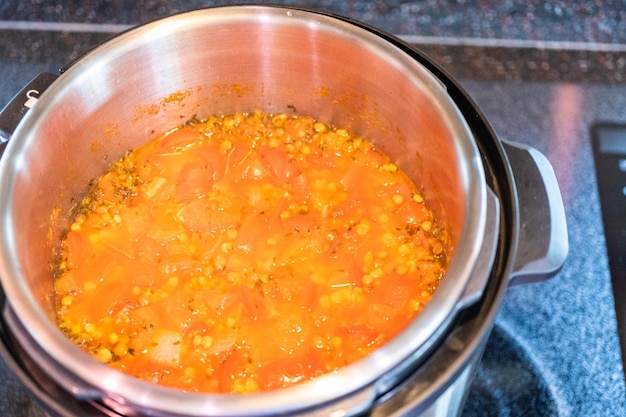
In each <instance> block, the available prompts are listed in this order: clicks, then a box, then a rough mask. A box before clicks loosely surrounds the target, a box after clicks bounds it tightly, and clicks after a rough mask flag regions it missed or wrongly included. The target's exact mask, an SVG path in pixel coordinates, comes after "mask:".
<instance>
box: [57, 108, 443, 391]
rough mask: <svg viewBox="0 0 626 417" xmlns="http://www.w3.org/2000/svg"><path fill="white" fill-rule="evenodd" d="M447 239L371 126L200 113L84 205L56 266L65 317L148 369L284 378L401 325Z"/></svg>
mask: <svg viewBox="0 0 626 417" xmlns="http://www.w3.org/2000/svg"><path fill="white" fill-rule="evenodd" d="M447 246H448V238H447V234H446V232H445V229H444V228H442V227H440V225H438V223H437V222H436V221H435V219H434V218H433V212H432V211H431V210H430V209H429V208H428V207H427V206H426V205H425V203H424V198H423V196H422V194H421V193H420V192H419V191H418V190H417V189H416V188H415V187H414V185H413V184H412V183H411V182H410V181H409V179H408V178H407V177H406V176H405V175H404V174H403V173H402V172H401V170H400V169H399V168H398V167H397V166H396V165H395V164H393V163H392V162H390V160H389V159H388V158H387V157H386V156H385V155H383V154H382V153H381V152H379V151H377V150H376V149H375V148H374V147H373V146H372V144H371V143H370V142H368V141H366V140H364V139H362V138H360V137H357V136H354V135H351V134H350V133H348V132H346V131H345V130H342V129H338V128H335V127H333V126H330V125H327V124H325V123H322V122H319V121H315V120H313V119H311V118H308V117H302V116H287V115H284V114H278V115H274V114H268V113H263V112H259V111H256V112H253V113H244V114H235V115H230V116H216V117H210V118H208V119H206V120H202V121H195V120H194V121H191V122H189V123H187V124H185V125H183V126H181V127H179V128H176V129H174V130H172V131H170V132H167V133H165V134H162V135H160V136H158V137H157V138H155V139H154V140H152V141H150V142H149V143H147V144H145V145H143V146H141V147H139V148H136V149H134V150H132V151H129V152H128V153H127V155H126V156H125V157H124V158H122V159H121V160H120V161H118V162H117V163H115V164H114V165H113V167H112V168H111V169H110V171H108V172H107V173H105V174H104V175H103V176H102V177H100V178H99V179H98V180H97V182H96V184H95V186H94V187H93V188H92V189H91V191H90V192H89V193H88V194H87V195H86V196H85V197H84V199H83V200H82V202H81V203H80V205H79V207H78V208H77V210H76V213H75V215H74V217H73V219H72V223H71V226H70V227H69V229H68V232H67V235H66V236H65V237H64V239H63V242H62V245H61V253H60V256H59V260H58V263H57V265H56V280H55V290H56V296H57V307H58V311H57V312H58V324H59V326H60V328H61V329H62V330H63V331H64V332H65V333H66V334H67V335H68V336H69V337H70V338H71V339H72V340H73V341H75V342H76V343H77V344H78V345H79V346H81V347H82V348H83V349H84V350H85V351H87V352H89V353H90V354H92V355H93V356H94V357H96V358H97V359H99V360H100V361H102V362H104V363H107V364H108V365H109V366H111V367H113V368H115V369H118V370H120V371H122V372H125V373H127V374H130V375H133V376H136V377H138V378H141V379H143V380H146V381H150V382H154V383H157V384H161V385H164V386H168V387H173V388H178V389H182V390H185V391H191V392H215V393H248V392H257V391H266V390H273V389H277V388H280V387H285V386H289V385H292V384H296V383H299V382H303V381H307V380H310V379H312V378H315V377H318V376H320V375H323V374H326V373H329V372H333V371H336V370H338V369H340V368H341V367H343V366H345V365H347V364H350V363H352V362H355V361H357V360H359V359H360V358H363V357H364V356H365V355H367V354H369V353H370V352H372V351H373V350H375V349H377V348H378V347H380V346H382V345H383V344H385V343H386V342H387V341H389V340H390V339H391V338H393V337H394V336H395V335H396V334H398V333H399V332H400V331H401V330H402V329H403V328H404V327H405V326H406V325H407V324H408V323H409V322H410V321H411V320H412V319H413V318H414V317H415V316H416V315H417V314H418V313H419V312H420V310H421V309H422V308H423V307H424V305H425V304H426V303H427V302H428V301H429V300H430V298H431V296H432V294H433V292H434V291H435V289H436V288H437V285H438V283H439V281H440V279H441V277H442V275H443V273H444V270H445V267H446V264H447V260H446V250H445V248H447Z"/></svg>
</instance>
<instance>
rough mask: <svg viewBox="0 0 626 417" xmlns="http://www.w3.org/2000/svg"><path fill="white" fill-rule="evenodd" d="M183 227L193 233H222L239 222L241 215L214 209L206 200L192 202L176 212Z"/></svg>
mask: <svg viewBox="0 0 626 417" xmlns="http://www.w3.org/2000/svg"><path fill="white" fill-rule="evenodd" d="M178 217H179V218H180V219H181V221H182V223H183V224H184V225H185V227H187V228H189V230H192V231H194V232H212V233H217V232H224V231H226V230H228V229H230V228H232V227H233V226H235V225H236V224H238V223H239V221H240V220H241V214H239V213H237V212H233V211H232V210H224V209H222V208H221V207H216V206H215V204H214V203H212V202H210V201H208V200H207V199H201V200H192V201H189V202H187V203H186V204H184V205H183V206H182V208H181V210H180V211H179V212H178Z"/></svg>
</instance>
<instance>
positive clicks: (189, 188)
mask: <svg viewBox="0 0 626 417" xmlns="http://www.w3.org/2000/svg"><path fill="white" fill-rule="evenodd" d="M214 172H215V169H214V168H213V166H211V164H210V163H209V162H206V161H192V162H188V163H187V164H186V165H185V166H183V168H182V169H181V171H180V173H179V174H178V183H177V184H176V199H177V200H178V201H188V200H192V199H195V198H199V197H202V196H204V195H206V194H208V193H209V192H211V190H212V189H213V184H214V179H213V173H214Z"/></svg>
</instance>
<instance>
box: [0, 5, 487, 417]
mask: <svg viewBox="0 0 626 417" xmlns="http://www.w3.org/2000/svg"><path fill="white" fill-rule="evenodd" d="M259 19H260V20H263V21H264V22H265V23H267V24H270V23H281V24H298V23H300V24H302V23H304V24H307V23H308V24H311V23H315V25H316V30H328V31H336V32H338V33H340V34H341V35H342V36H349V37H352V38H354V39H356V40H357V41H359V42H367V44H368V45H369V47H370V48H373V49H375V50H376V51H377V53H378V54H380V55H381V56H393V59H396V60H398V61H399V62H401V63H402V65H404V66H406V69H407V70H408V71H411V72H412V73H414V74H415V75H416V76H418V77H420V79H421V80H422V81H423V82H425V83H426V84H427V86H428V88H429V89H431V90H432V92H433V94H434V95H435V96H436V97H437V98H439V101H438V105H439V106H440V107H441V108H442V109H443V111H444V114H446V117H448V118H449V119H450V120H448V122H449V125H450V127H451V128H452V129H454V136H455V137H456V138H458V140H457V141H456V152H457V153H458V154H459V160H460V161H464V162H465V164H464V165H463V166H461V167H459V169H460V171H461V177H462V178H461V180H462V181H463V187H464V190H465V193H466V195H468V196H471V198H466V199H465V208H464V212H465V213H472V215H471V216H468V215H465V218H464V222H463V229H462V233H461V237H460V239H459V241H464V238H465V237H468V236H469V237H470V239H468V240H469V241H472V242H476V241H480V240H479V239H482V235H483V232H484V228H485V227H486V226H485V225H486V208H485V200H486V184H485V180H484V171H483V166H482V161H481V159H480V156H479V152H478V149H477V147H476V145H475V143H474V138H473V135H472V133H471V130H470V128H469V126H468V125H467V123H466V121H465V119H464V118H463V116H462V115H461V112H460V111H459V110H458V109H457V107H456V105H455V103H454V102H453V101H452V99H450V98H449V97H448V96H447V95H446V91H445V87H444V86H443V85H442V83H441V82H440V81H439V80H438V79H437V78H436V77H435V76H434V75H433V74H432V73H431V72H429V71H428V70H427V69H425V68H424V67H423V66H422V64H420V63H419V62H417V61H416V60H415V59H414V58H412V57H410V56H408V55H407V54H406V53H405V52H404V51H402V50H400V49H399V48H398V47H397V46H396V45H393V44H392V43H390V42H388V41H387V40H385V39H383V38H382V37H380V36H378V35H377V34H375V33H372V32H369V31H367V30H365V29H363V28H361V27H358V26H355V25H353V24H351V23H349V22H347V21H346V20H342V19H341V18H338V17H335V16H332V15H329V14H323V13H322V12H319V11H310V10H303V9H298V8H291V7H283V6H278V7H276V6H243V5H239V6H226V7H217V8H215V7H213V8H207V9H200V10H195V11H191V12H185V13H181V14H178V15H174V16H170V17H167V18H164V19H160V20H157V21H154V22H151V23H148V24H145V25H142V26H139V27H137V28H134V29H131V30H129V31H127V32H124V33H122V34H121V35H119V36H117V37H116V38H114V39H112V40H109V41H107V42H105V43H104V44H103V45H101V46H99V47H97V48H96V49H94V50H92V51H91V52H89V53H88V54H87V55H86V56H85V57H83V58H82V59H79V60H78V61H77V62H76V63H75V64H74V65H73V66H72V67H70V68H69V69H68V70H67V71H66V72H65V73H64V74H63V75H62V76H61V77H59V79H58V80H56V81H55V82H54V83H53V85H52V86H51V87H50V88H49V89H48V90H47V91H46V92H45V93H44V94H43V95H42V96H41V98H40V103H39V104H38V105H37V106H35V107H34V108H33V109H32V110H31V111H30V112H29V113H28V115H27V116H26V117H25V119H24V120H23V121H22V123H21V124H20V126H19V127H18V129H17V130H16V132H15V134H14V138H15V139H17V140H12V141H11V143H10V144H9V146H8V147H7V150H6V151H5V156H6V157H5V158H3V159H2V161H0V195H3V196H7V197H8V198H3V199H2V201H1V202H0V215H1V216H2V218H1V219H0V220H1V221H2V226H3V227H2V236H1V239H0V249H1V250H0V279H1V282H2V286H3V288H4V290H5V292H6V297H7V300H8V303H7V306H8V305H10V308H12V309H13V311H14V312H15V314H16V316H17V317H19V318H20V320H21V321H22V322H23V323H24V324H25V326H24V327H25V329H26V330H27V331H28V332H29V334H30V336H31V337H32V338H33V340H34V341H35V343H36V344H37V345H38V346H39V347H40V348H41V349H43V350H44V351H45V352H46V353H47V355H49V356H50V358H52V359H53V360H54V361H56V362H57V363H58V364H60V365H61V367H63V368H64V369H65V370H67V372H69V373H71V374H73V375H75V376H76V377H77V378H78V379H79V380H80V381H83V382H84V383H85V384H86V385H87V386H88V387H95V388H97V389H98V390H99V391H101V393H102V396H103V397H111V398H114V400H115V401H117V398H118V397H120V396H122V395H123V397H124V399H123V401H125V402H127V403H132V404H134V405H137V406H139V407H141V408H145V409H154V410H159V412H163V413H176V414H179V413H181V410H184V412H185V413H187V414H186V415H191V416H200V415H224V416H235V415H242V414H245V415H250V414H254V415H269V414H273V413H275V412H276V411H278V410H280V411H281V412H291V411H294V410H304V409H307V408H311V407H314V406H319V405H320V404H326V403H329V402H335V401H338V400H341V399H342V398H345V397H348V396H351V395H354V393H357V392H361V393H365V395H364V396H365V398H368V399H369V401H373V400H374V399H375V397H376V396H377V395H378V394H380V393H379V392H378V387H377V384H376V383H377V381H378V380H379V379H380V378H381V377H383V376H388V375H389V374H393V370H394V368H396V367H398V366H399V365H400V364H401V363H403V362H405V361H406V360H407V358H413V360H415V356H416V353H417V354H418V355H417V356H419V352H420V351H423V350H425V349H426V348H427V347H429V345H430V344H432V343H433V342H434V341H433V340H432V338H433V335H436V334H437V333H438V332H439V331H440V330H441V328H442V327H447V326H448V325H449V324H450V322H451V321H452V319H453V317H451V316H452V315H453V313H455V305H456V303H457V302H458V300H459V299H460V298H461V296H462V295H463V292H464V291H465V286H466V284H467V281H468V279H469V278H470V277H471V275H472V271H473V267H474V263H475V262H476V259H477V258H478V255H479V253H478V252H479V250H480V245H467V244H465V245H459V246H458V248H456V252H455V256H454V257H453V259H452V261H451V263H450V265H449V268H448V270H447V272H446V276H460V277H464V280H463V282H464V284H465V285H458V283H455V282H453V280H450V279H448V280H446V279H444V280H443V281H442V283H441V286H440V288H439V289H438V290H437V291H436V292H435V295H434V296H433V298H432V300H431V302H430V303H429V304H428V305H427V306H426V307H425V308H424V310H423V311H422V312H421V313H420V314H419V315H418V316H417V317H416V319H414V320H413V321H412V322H411V323H410V324H409V325H408V326H407V328H406V329H404V330H403V331H402V332H401V333H400V334H398V335H397V336H396V337H394V338H393V339H392V340H391V341H390V342H388V343H387V344H386V345H384V346H382V347H380V348H379V349H377V350H376V351H375V352H373V353H372V354H370V355H368V356H367V357H365V358H363V359H361V360H360V361H358V362H356V363H354V364H351V365H348V366H346V367H344V368H342V369H341V370H339V371H337V372H336V373H334V374H327V375H324V376H321V377H319V378H316V379H315V380H312V381H309V382H305V383H302V384H298V385H295V386H292V387H288V388H283V389H279V390H276V391H270V392H263V393H258V394H248V395H232V394H203V393H187V392H183V391H180V390H176V389H170V388H165V387H161V386H156V385H153V384H150V383H147V382H144V381H141V380H139V379H136V378H134V377H131V376H128V375H125V374H123V373H120V372H118V371H115V370H113V369H111V368H109V367H108V366H106V365H104V364H101V363H99V362H98V361H97V360H96V359H94V358H93V357H91V356H90V355H88V354H87V353H85V352H83V351H82V350H81V349H80V348H78V347H77V346H76V345H75V344H74V343H73V342H71V341H70V340H69V339H67V338H66V336H65V335H64V334H63V333H62V332H61V331H60V330H59V329H58V327H56V325H55V324H54V323H52V322H51V321H50V319H49V317H48V316H47V315H46V314H45V312H44V311H43V309H42V308H41V307H40V306H39V305H38V303H37V301H36V300H35V298H34V296H33V294H32V293H31V291H30V290H29V287H28V284H27V283H26V280H25V279H24V278H23V271H22V269H21V268H20V265H18V264H17V263H16V262H14V261H13V260H14V259H17V258H18V257H17V254H16V253H15V250H14V248H15V245H14V243H15V237H14V236H16V235H17V233H19V231H17V230H15V229H14V228H13V224H12V222H11V216H10V213H11V211H12V210H14V208H13V207H12V206H11V204H10V201H11V198H10V196H11V195H12V193H11V186H12V180H13V178H14V176H15V173H14V171H16V170H20V169H24V167H23V166H22V164H23V161H22V157H23V155H24V154H25V153H27V149H28V148H29V147H30V146H33V143H35V142H36V137H35V136H36V135H34V134H33V132H35V131H37V130H38V129H42V128H44V127H43V124H44V123H45V120H46V117H47V115H48V113H49V112H50V109H52V108H53V107H54V105H55V103H56V102H57V101H58V100H60V97H63V95H64V91H65V89H69V88H72V84H73V80H75V79H78V78H81V77H86V76H88V73H89V72H90V71H92V70H93V69H92V68H90V66H89V62H90V61H92V62H95V61H98V62H107V61H110V59H111V58H112V57H114V56H120V55H123V54H124V53H127V52H128V51H131V50H132V49H134V48H136V47H140V46H141V45H142V44H144V43H145V40H146V39H151V40H152V41H154V40H155V39H158V38H159V37H160V36H164V35H163V34H164V33H166V32H167V31H166V30H163V28H164V27H165V26H167V27H168V28H172V27H173V28H177V29H179V30H193V28H200V27H205V26H210V25H213V24H221V23H223V22H224V21H228V22H231V21H233V20H244V21H247V20H251V21H258V20H259ZM446 283H448V284H450V283H452V284H455V285H446ZM66 389H68V390H72V389H74V390H78V391H80V387H79V388H77V387H66ZM120 401H122V400H120ZM366 401H367V400H366Z"/></svg>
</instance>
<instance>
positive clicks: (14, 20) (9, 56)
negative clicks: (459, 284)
mask: <svg viewBox="0 0 626 417" xmlns="http://www.w3.org/2000/svg"><path fill="white" fill-rule="evenodd" d="M227 3H230V2H224V1H216V2H200V1H189V2H166V1H164V0H161V1H158V0H157V1H150V2H145V4H144V3H142V2H139V3H136V5H134V6H133V7H126V6H125V5H124V4H125V3H124V2H121V1H115V0H114V1H91V2H84V4H82V3H81V2H79V1H77V2H73V4H72V5H71V6H63V5H58V4H57V2H48V1H32V2H18V1H17V0H10V1H3V2H2V4H1V5H0V84H1V86H2V88H1V89H0V107H1V106H4V104H6V103H7V101H8V100H9V99H10V97H11V96H12V95H13V94H15V93H16V92H17V91H18V90H19V89H20V88H21V87H22V86H24V85H25V83H26V82H28V81H29V80H30V79H31V78H32V77H34V76H35V75H37V74H38V73H39V72H41V71H54V70H55V69H56V68H59V67H62V66H63V65H65V64H67V63H68V62H70V61H71V60H72V59H75V58H76V57H78V56H80V54H82V53H84V52H85V51H86V50H87V49H88V48H89V47H90V46H92V45H95V44H97V43H99V42H102V41H103V40H105V39H107V38H109V37H110V36H112V35H113V33H114V32H115V31H116V30H122V29H123V28H124V27H127V26H132V25H135V24H138V23H142V22H146V21H150V20H153V19H155V18H158V17H161V16H165V15H169V14H171V13H174V12H178V11H183V10H189V9H193V8H197V7H200V6H203V5H210V4H227ZM256 3H258V2H256ZM274 3H284V4H295V5H300V6H307V7H314V8H321V9H324V10H330V11H333V12H336V13H340V14H342V15H346V16H350V17H353V18H355V19H359V20H363V21H366V22H368V23H370V24H373V25H375V26H377V27H380V28H382V29H384V30H386V31H388V32H390V33H392V34H395V35H399V36H401V37H403V38H404V39H405V40H407V41H409V42H412V43H415V44H416V45H417V47H418V48H420V49H421V50H423V51H424V52H425V53H427V54H428V55H430V56H431V57H432V58H434V59H435V60H436V61H437V62H439V63H440V64H441V65H442V66H443V67H445V68H446V69H447V70H448V71H449V72H450V73H451V74H452V75H453V76H455V77H456V78H457V79H458V80H459V81H460V83H461V85H462V86H463V87H464V88H465V89H467V91H468V92H469V93H470V95H471V96H472V97H473V98H474V100H475V101H476V102H477V104H478V106H479V107H480V108H481V109H482V111H483V112H484V113H485V114H486V116H487V118H488V120H489V121H490V123H491V124H492V126H493V128H494V130H495V132H496V133H497V135H498V136H499V137H500V138H501V139H507V140H512V141H516V142H521V143H525V144H529V145H532V146H534V147H536V148H537V149H539V150H540V151H542V152H543V153H544V154H545V155H546V156H547V157H548V159H549V160H550V161H551V163H552V165H553V167H554V169H555V172H556V175H557V178H558V181H559V185H560V187H561V192H562V195H563V200H564V204H565V210H566V216H567V222H568V226H569V238H570V256H569V258H568V260H567V261H566V263H565V265H564V267H563V269H562V271H561V272H560V273H559V274H558V275H557V276H556V277H554V278H552V279H551V280H549V281H546V282H543V283H535V284H529V285H523V286H517V287H512V288H509V289H508V290H507V294H506V296H505V299H504V301H503V304H502V307H501V310H500V312H499V315H498V318H497V322H496V327H495V329H494V332H493V334H492V336H491V339H490V341H489V344H488V346H487V350H486V352H485V356H484V360H483V362H482V364H481V366H480V368H479V370H478V374H477V378H476V380H475V382H474V384H473V386H472V390H471V392H470V395H469V398H468V400H467V404H466V407H465V411H464V416H477V417H478V416H490V415H494V416H559V417H561V416H585V417H590V416H624V415H626V411H625V409H626V389H625V384H624V372H623V366H622V361H621V357H620V348H619V340H618V335H617V327H616V326H617V325H616V313H615V309H614V302H613V294H612V287H611V280H610V274H609V268H608V261H607V255H606V248H605V242H604V232H603V228H602V218H601V212H600V203H599V199H598V191H597V184H596V181H595V175H594V165H593V155H592V148H591V142H590V126H591V125H592V124H593V123H594V122H597V121H611V122H622V123H626V4H625V3H624V2H623V1H600V0H598V1H586V2H572V1H559V2H551V3H550V4H544V3H543V2H540V1H530V2H512V1H507V2H503V4H502V5H501V6H500V7H492V6H488V5H487V2H481V1H477V0H476V1H471V0H467V1H460V0H459V1H455V2H452V1H436V2H435V1H400V0H396V1H386V2H369V1H343V2H335V1H332V2H331V1H324V0H322V1H311V2H305V1H292V2H287V1H283V2H274ZM133 4H135V3H133ZM60 23H64V24H65V25H61V24H60ZM106 25H108V26H106ZM625 215H626V214H625ZM0 374H1V375H2V377H1V378H2V380H3V383H2V385H1V387H0V415H3V416H5V415H6V416H15V417H22V416H34V415H38V413H39V412H38V409H37V407H36V406H35V405H33V403H32V401H31V400H30V397H29V395H28V394H27V393H26V391H25V390H24V388H23V387H22V385H21V383H20V382H19V381H18V380H17V379H16V378H14V377H13V376H12V375H11V374H10V372H9V371H8V370H7V369H6V368H5V367H4V366H3V364H2V362H0Z"/></svg>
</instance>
